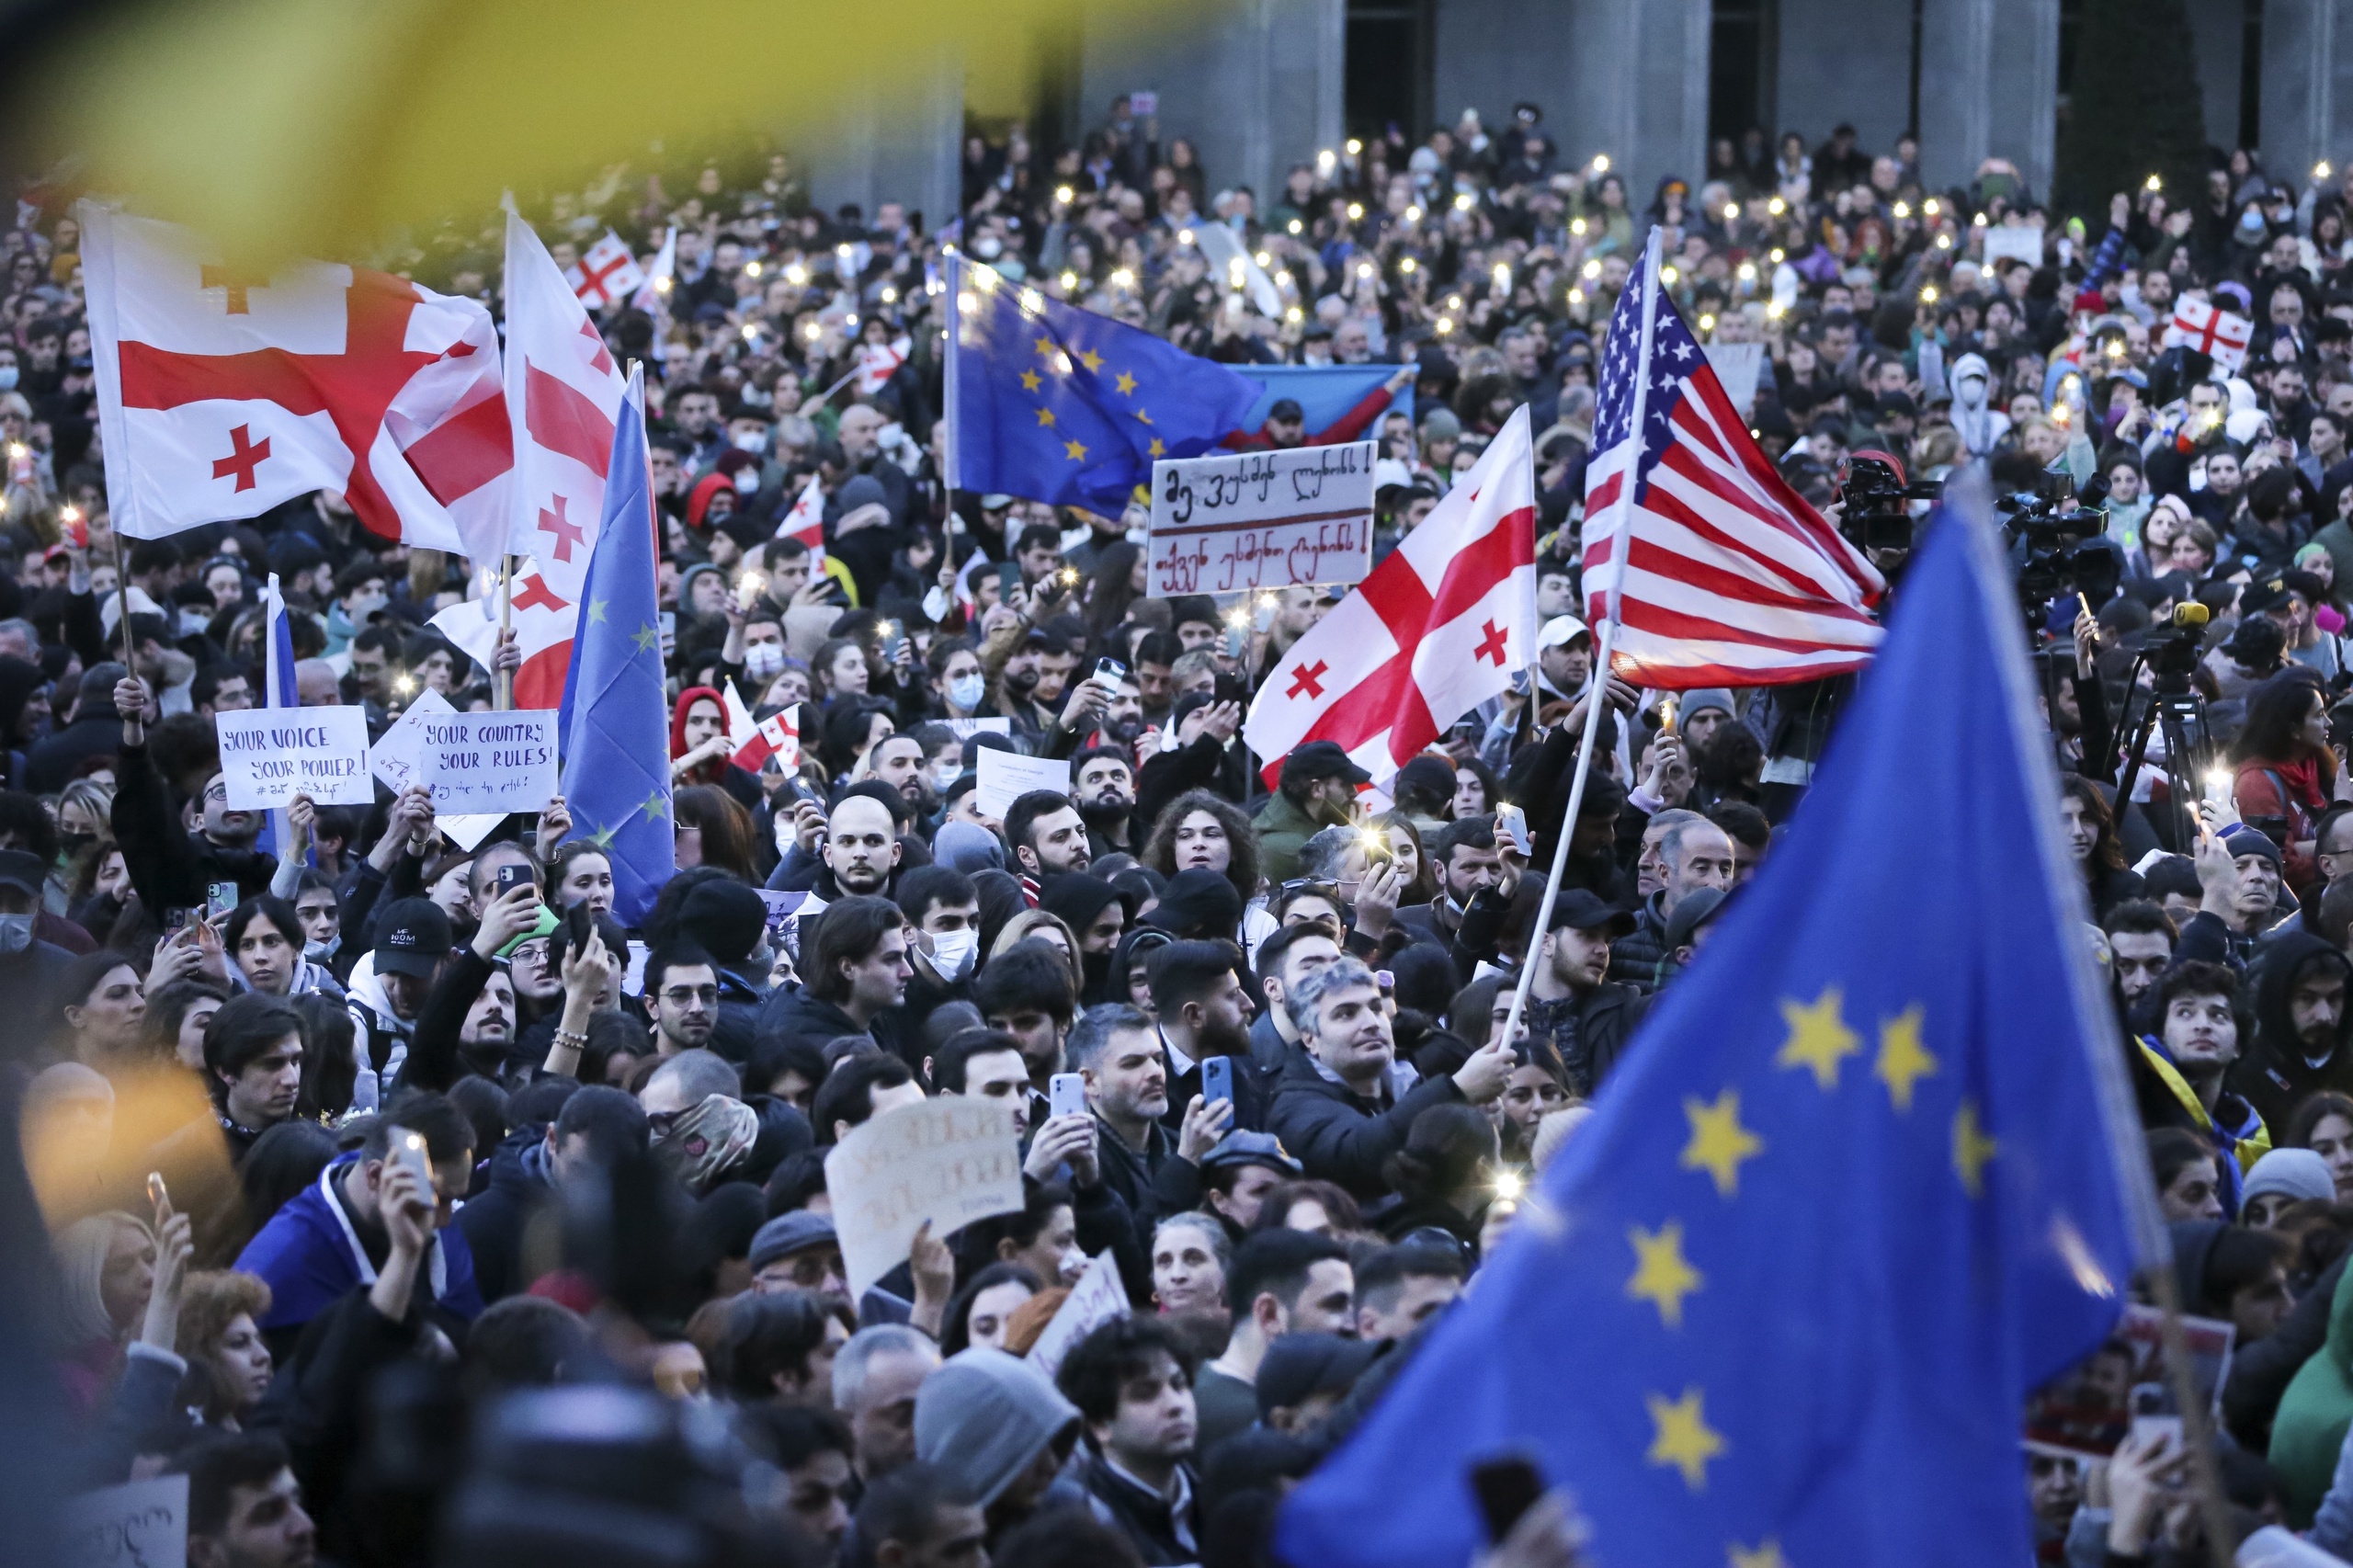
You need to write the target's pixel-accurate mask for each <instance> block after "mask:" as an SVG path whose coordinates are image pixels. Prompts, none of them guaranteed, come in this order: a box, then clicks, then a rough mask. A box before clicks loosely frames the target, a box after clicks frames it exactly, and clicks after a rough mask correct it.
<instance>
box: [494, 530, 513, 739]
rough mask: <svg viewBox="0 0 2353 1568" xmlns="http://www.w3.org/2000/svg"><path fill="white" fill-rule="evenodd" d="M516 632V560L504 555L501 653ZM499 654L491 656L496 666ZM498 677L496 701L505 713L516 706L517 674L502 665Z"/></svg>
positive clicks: (501, 564) (500, 563) (500, 575)
mask: <svg viewBox="0 0 2353 1568" xmlns="http://www.w3.org/2000/svg"><path fill="white" fill-rule="evenodd" d="M514 630H515V558H514V557H513V556H511V555H507V554H504V553H502V554H500V556H499V558H498V649H499V652H500V653H504V652H505V651H506V639H507V636H508V634H509V633H511V632H512V631H514ZM497 658H498V653H493V654H491V660H492V662H493V663H494V664H495V663H496V661H497ZM497 675H498V679H497V683H496V684H497V687H498V697H497V699H496V700H497V704H498V710H499V711H500V712H502V713H503V712H505V711H506V710H507V709H509V708H512V707H514V706H515V672H513V671H512V670H509V669H508V668H506V666H505V665H499V666H498V670H497Z"/></svg>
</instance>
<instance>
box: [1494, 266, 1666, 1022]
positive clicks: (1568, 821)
mask: <svg viewBox="0 0 2353 1568" xmlns="http://www.w3.org/2000/svg"><path fill="white" fill-rule="evenodd" d="M1658 249H1659V231H1658V229H1657V228H1656V227H1655V226H1654V227H1653V228H1652V230H1651V238H1650V244H1648V245H1646V246H1645V247H1643V335H1642V345H1641V348H1640V350H1639V351H1638V352H1637V353H1636V354H1635V356H1634V402H1633V407H1632V408H1631V410H1630V411H1629V412H1630V414H1631V420H1630V421H1629V423H1628V426H1627V439H1628V440H1630V441H1631V442H1632V443H1633V446H1634V456H1633V460H1632V462H1631V463H1630V464H1629V465H1628V467H1627V470H1626V477H1625V482H1624V483H1621V484H1620V486H1619V487H1618V528H1617V531H1616V533H1615V535H1614V536H1613V537H1612V539H1611V540H1610V547H1611V549H1610V560H1609V564H1610V567H1611V568H1612V571H1611V575H1610V578H1609V587H1608V594H1607V596H1606V597H1604V598H1603V600H1602V610H1603V614H1602V619H1601V625H1600V626H1599V627H1598V628H1597V631H1596V633H1595V637H1594V647H1593V673H1592V675H1591V676H1588V677H1586V699H1585V733H1583V734H1581V735H1579V736H1578V737H1577V766H1576V771H1575V772H1574V773H1573V774H1572V775H1570V778H1569V803H1568V809H1567V810H1566V811H1564V812H1563V813H1562V815H1561V832H1560V836H1559V838H1558V839H1557V840H1556V841H1555V842H1554V844H1553V846H1552V875H1551V876H1549V877H1547V878H1546V879H1545V880H1544V899H1543V902H1542V903H1540V904H1538V905H1537V907H1536V925H1535V926H1534V927H1533V928H1532V929H1530V930H1529V934H1528V950H1527V956H1526V957H1525V958H1523V959H1522V960H1520V965H1519V983H1518V985H1517V986H1516V987H1514V988H1513V990H1512V994H1511V1014H1510V1016H1509V1017H1506V1019H1505V1020H1504V1033H1503V1038H1504V1039H1505V1040H1506V1041H1509V1040H1514V1039H1516V1038H1518V1034H1519V1021H1520V1018H1521V1017H1522V1016H1523V1015H1525V1014H1526V1013H1527V1011H1528V993H1529V987H1530V985H1532V984H1533V983H1534V982H1535V979H1536V966H1537V965H1538V964H1540V963H1541V962H1543V960H1544V939H1545V937H1547V936H1548V935H1550V931H1549V929H1548V928H1549V927H1550V926H1551V925H1552V906H1553V905H1554V904H1555V903H1559V902H1560V897H1561V879H1562V878H1563V876H1565V875H1566V874H1567V873H1568V867H1569V841H1570V840H1571V839H1573V838H1574V837H1575V836H1576V831H1577V812H1578V809H1579V808H1580V807H1582V806H1583V805H1584V804H1585V786H1586V779H1587V778H1590V777H1591V776H1592V774H1593V739H1594V737H1595V736H1596V735H1597V734H1599V733H1601V717H1602V715H1603V714H1604V713H1606V712H1608V708H1609V700H1608V699H1609V653H1610V647H1611V644H1612V643H1613V642H1616V640H1617V631H1618V597H1619V588H1620V584H1622V583H1623V582H1624V581H1625V578H1626V556H1627V553H1628V546H1629V545H1630V543H1631V534H1632V532H1633V527H1634V491H1635V488H1636V486H1637V485H1638V484H1639V483H1640V481H1641V477H1642V460H1643V421H1644V420H1645V419H1646V418H1647V417H1648V415H1649V413H1650V406H1649V405H1650V385H1651V341H1652V335H1653V333H1654V329H1655V327H1656V324H1657V322H1658ZM1537 656H1538V658H1539V659H1541V658H1542V656H1543V655H1542V653H1538V655H1537ZM1531 686H1532V683H1531ZM1536 695H1537V694H1536V692H1535V691H1534V690H1532V689H1531V690H1530V692H1529V701H1531V702H1533V701H1534V700H1536Z"/></svg>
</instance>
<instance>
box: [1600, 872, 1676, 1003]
mask: <svg viewBox="0 0 2353 1568" xmlns="http://www.w3.org/2000/svg"><path fill="white" fill-rule="evenodd" d="M1665 902H1666V895H1665V893H1663V892H1654V893H1653V894H1651V896H1650V897H1648V898H1646V899H1644V900H1643V906H1642V907H1641V908H1640V909H1637V910H1636V911H1634V929H1633V932H1632V933H1631V935H1629V936H1624V937H1618V938H1617V939H1616V940H1615V941H1613V942H1611V943H1610V944H1609V978H1610V979H1611V980H1613V981H1616V982H1619V983H1621V984H1626V985H1631V986H1632V987H1634V988H1635V989H1636V990H1638V991H1643V992H1648V991H1650V990H1652V989H1653V988H1654V987H1655V986H1656V985H1657V983H1658V960H1661V959H1663V958H1665V956H1666V916H1665V915H1664V914H1663V913H1661V905H1663V904H1664V903H1665Z"/></svg>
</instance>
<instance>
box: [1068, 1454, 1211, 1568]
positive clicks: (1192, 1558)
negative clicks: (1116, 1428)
mask: <svg viewBox="0 0 2353 1568" xmlns="http://www.w3.org/2000/svg"><path fill="white" fill-rule="evenodd" d="M1178 1468H1179V1470H1180V1471H1182V1472H1183V1473H1182V1478H1181V1489H1180V1490H1179V1491H1178V1493H1177V1496H1178V1497H1179V1498H1180V1499H1181V1500H1182V1501H1183V1504H1184V1512H1183V1518H1182V1527H1183V1536H1182V1538H1181V1539H1180V1538H1179V1535H1178V1526H1179V1520H1178V1518H1177V1513H1176V1508H1175V1507H1174V1506H1172V1505H1171V1504H1170V1503H1169V1502H1168V1501H1167V1499H1165V1498H1163V1497H1160V1496H1157V1495H1155V1494H1154V1493H1153V1492H1151V1491H1150V1490H1148V1489H1147V1488H1145V1487H1142V1486H1139V1485H1137V1484H1136V1483H1134V1482H1132V1481H1130V1480H1128V1479H1127V1478H1126V1477H1125V1476H1122V1475H1120V1473H1119V1472H1118V1471H1114V1470H1113V1469H1112V1468H1111V1467H1110V1465H1109V1464H1108V1463H1107V1462H1106V1461H1105V1460H1104V1459H1103V1457H1102V1456H1101V1455H1100V1454H1098V1453H1097V1452H1095V1451H1094V1449H1093V1446H1092V1445H1091V1444H1090V1445H1089V1446H1088V1451H1087V1457H1086V1467H1085V1469H1084V1471H1082V1473H1081V1477H1080V1479H1081V1481H1082V1483H1084V1484H1085V1485H1086V1501H1087V1506H1088V1508H1089V1509H1090V1510H1091V1511H1092V1512H1093V1513H1094V1514H1095V1516H1096V1517H1097V1518H1099V1519H1101V1520H1102V1521H1103V1522H1104V1523H1105V1524H1108V1525H1109V1526H1110V1527H1111V1528H1114V1529H1116V1530H1118V1531H1119V1532H1120V1534H1121V1535H1124V1536H1126V1537H1127V1538H1128V1544H1129V1545H1130V1546H1132V1547H1134V1548H1135V1551H1136V1558H1137V1561H1139V1562H1143V1563H1146V1564H1152V1565H1156V1564H1164V1563H1180V1562H1199V1561H1200V1560H1201V1550H1200V1544H1199V1543H1200V1533H1199V1532H1200V1525H1199V1517H1198V1515H1197V1514H1196V1512H1195V1507H1196V1504H1197V1500H1198V1498H1199V1485H1200V1483H1199V1480H1198V1479H1197V1478H1196V1477H1195V1476H1194V1475H1193V1472H1192V1470H1191V1468H1190V1467H1189V1466H1179V1467H1178ZM1188 1541H1190V1542H1192V1544H1191V1545H1187V1544H1186V1542H1188Z"/></svg>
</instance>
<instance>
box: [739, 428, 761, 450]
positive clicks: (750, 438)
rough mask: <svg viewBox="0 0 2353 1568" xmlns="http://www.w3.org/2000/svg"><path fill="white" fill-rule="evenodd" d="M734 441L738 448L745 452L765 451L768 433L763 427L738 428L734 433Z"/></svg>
mask: <svg viewBox="0 0 2353 1568" xmlns="http://www.w3.org/2000/svg"><path fill="white" fill-rule="evenodd" d="M734 441H735V445H736V447H737V448H738V449H740V450H743V451H746V452H765V451H767V449H768V433H767V431H766V430H764V429H763V430H738V431H737V432H736V433H735V436H734Z"/></svg>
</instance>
